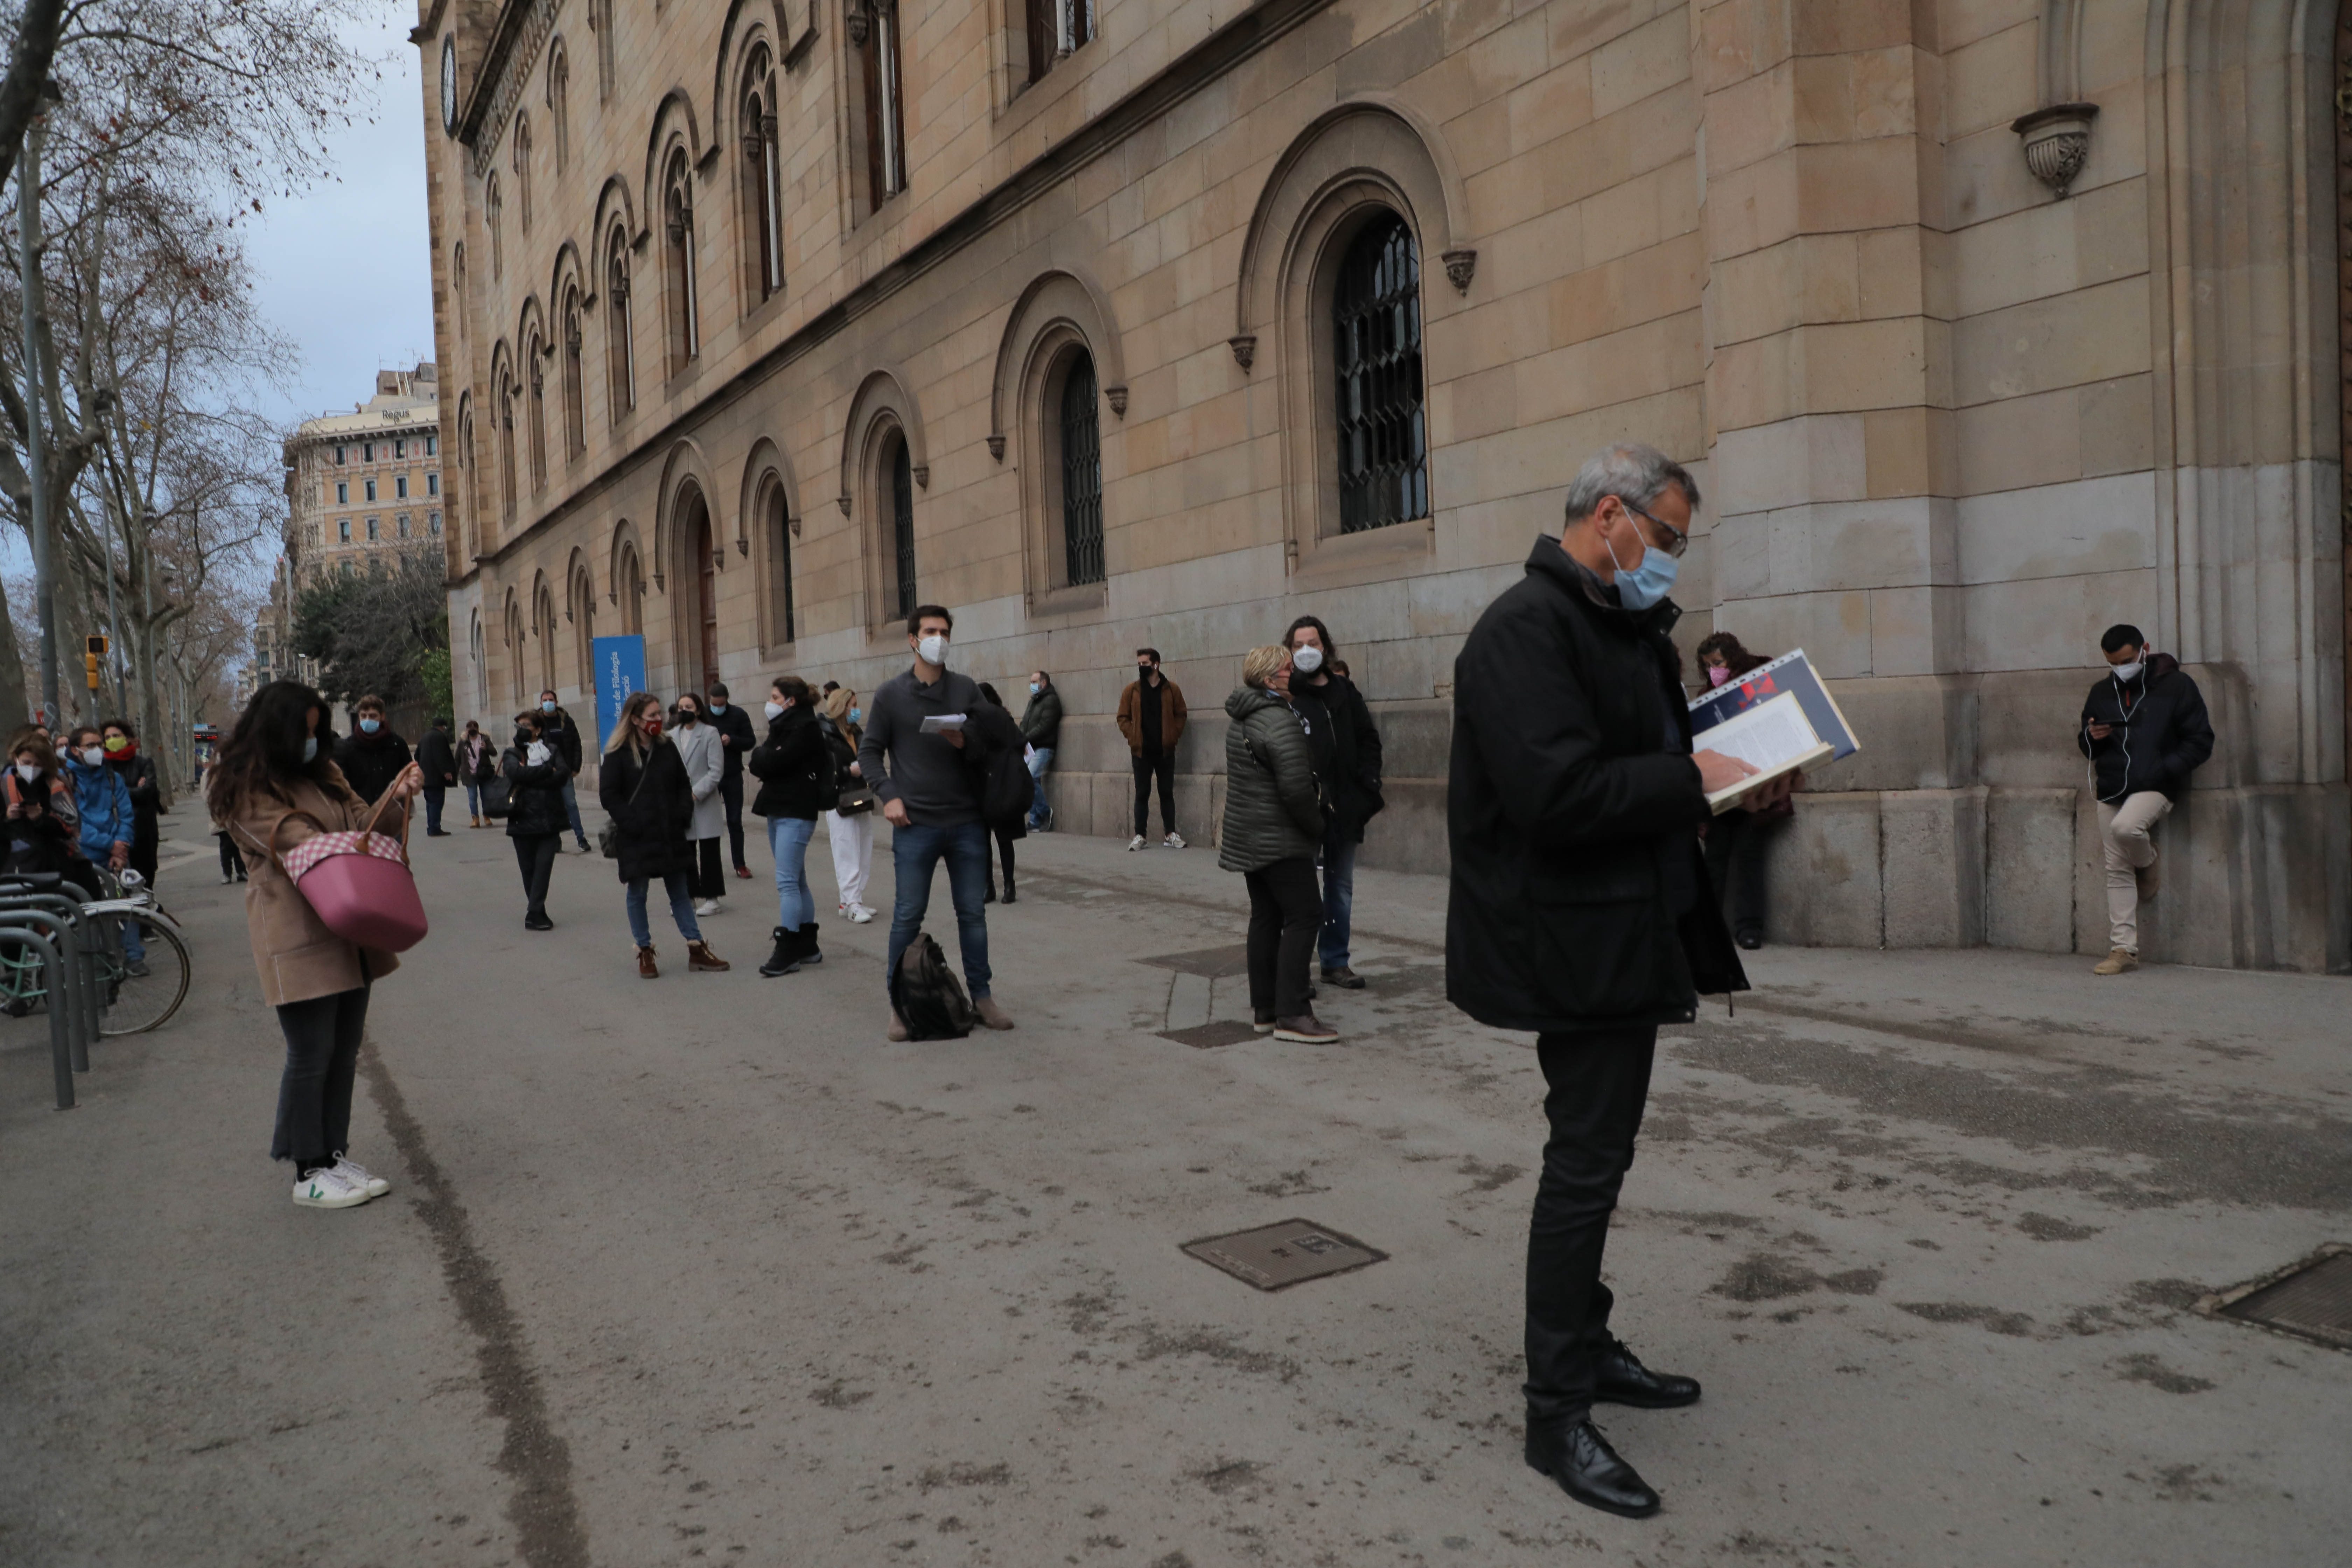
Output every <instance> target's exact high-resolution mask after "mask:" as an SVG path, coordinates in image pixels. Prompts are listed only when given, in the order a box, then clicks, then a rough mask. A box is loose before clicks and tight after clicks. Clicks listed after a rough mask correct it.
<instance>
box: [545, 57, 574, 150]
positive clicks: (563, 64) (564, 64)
mask: <svg viewBox="0 0 2352 1568" xmlns="http://www.w3.org/2000/svg"><path fill="white" fill-rule="evenodd" d="M547 123H548V125H549V127H550V128H551V129H552V130H553V131H554V132H555V177H556V178H557V179H562V177H563V172H564V170H565V169H566V168H568V167H570V165H571V163H572V57H571V55H570V54H569V53H567V52H566V51H565V49H564V47H563V40H562V38H558V39H556V40H555V42H554V43H552V44H551V45H549V46H548V50H547Z"/></svg>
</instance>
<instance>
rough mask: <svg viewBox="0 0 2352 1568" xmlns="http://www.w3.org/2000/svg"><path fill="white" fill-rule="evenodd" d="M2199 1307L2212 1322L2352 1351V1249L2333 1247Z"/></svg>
mask: <svg viewBox="0 0 2352 1568" xmlns="http://www.w3.org/2000/svg"><path fill="white" fill-rule="evenodd" d="M2198 1306H2199V1307H2200V1309H2201V1310H2204V1311H2205V1312H2207V1313H2208V1314H2209V1315H2210V1316H2213V1317H2221V1318H2235V1319H2237V1320H2239V1321H2241V1322H2248V1323H2260V1324H2262V1325H2263V1327H2265V1328H2272V1329H2276V1330H2278V1331H2281V1332H2282V1333H2289V1334H2294V1335H2295V1336H2297V1337H2298V1338H2301V1339H2306V1340H2314V1341H2316V1342H2319V1343H2320V1344H2323V1345H2333V1346H2334V1347H2336V1349H2337V1350H2352V1244H2347V1243H2345V1242H2340V1241H2338V1242H2330V1243H2329V1244H2328V1245H2327V1246H2326V1247H2321V1248H2320V1249H2319V1250H2318V1251H2317V1252H2315V1253H2313V1254H2312V1255H2311V1256H2310V1257H2309V1258H2305V1259H2304V1260H2303V1261H2302V1262H2300V1263H2297V1264H2295V1265H2294V1266H2293V1267H2292V1268H2287V1269H2285V1270H2284V1271H2282V1272H2280V1273H2277V1274H2272V1275H2268V1276H2265V1277H2264V1278H2263V1279H2257V1280H2254V1281H2252V1283H2251V1284H2246V1285H2241V1286H2239V1287H2238V1288H2237V1289H2233V1290H2224V1291H2222V1292H2221V1294H2220V1295H2218V1296H2209V1297H2207V1298H2206V1299H2205V1300H2202V1301H2200V1302H2199V1303H2198Z"/></svg>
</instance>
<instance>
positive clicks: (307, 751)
mask: <svg viewBox="0 0 2352 1568" xmlns="http://www.w3.org/2000/svg"><path fill="white" fill-rule="evenodd" d="M318 759H319V737H318V736H316V735H312V736H310V737H308V738H307V739H305V740H304V741H303V742H302V760H303V761H304V762H306V763H311V762H316V761H318Z"/></svg>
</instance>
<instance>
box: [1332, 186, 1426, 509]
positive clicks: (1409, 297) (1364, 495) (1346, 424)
mask: <svg viewBox="0 0 2352 1568" xmlns="http://www.w3.org/2000/svg"><path fill="white" fill-rule="evenodd" d="M1331 342H1332V360H1333V364H1334V368H1335V369H1336V370H1337V372H1338V377H1339V385H1338V387H1337V388H1336V391H1337V395H1338V399H1339V401H1338V405H1337V407H1336V410H1335V418H1334V425H1335V427H1336V430H1337V434H1338V437H1339V531H1340V532H1342V533H1360V532H1362V531H1364V530H1366V529H1369V528H1384V527H1386V526H1388V525H1389V524H1391V523H1394V522H1402V521H1404V520H1406V519H1407V518H1416V517H1427V516H1428V515H1429V433H1428V419H1427V416H1426V414H1425V412H1424V411H1423V406H1422V379H1421V260H1420V258H1419V257H1417V256H1416V255H1415V254H1414V253H1413V243H1412V230H1411V229H1410V228H1407V227H1406V226H1405V223H1404V220H1403V219H1402V218H1401V217H1399V216H1396V215H1395V214H1394V213H1391V212H1383V213H1382V214H1381V216H1378V217H1375V218H1374V219H1372V221H1371V222H1370V223H1368V224H1366V225H1365V226H1364V227H1363V229H1362V231H1361V232H1360V233H1359V234H1358V235H1357V236H1356V237H1355V239H1354V240H1353V241H1352V242H1351V243H1350V244H1349V247H1348V251H1347V255H1346V257H1345V258H1344V259H1343V260H1342V261H1341V262H1340V264H1339V278H1338V279H1337V287H1336V288H1334V289H1333V290H1332V294H1331Z"/></svg>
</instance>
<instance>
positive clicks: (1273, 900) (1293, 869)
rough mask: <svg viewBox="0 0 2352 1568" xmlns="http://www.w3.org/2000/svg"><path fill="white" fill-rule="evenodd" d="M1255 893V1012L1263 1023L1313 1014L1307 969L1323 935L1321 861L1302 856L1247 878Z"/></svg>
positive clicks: (1252, 929)
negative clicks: (1318, 871)
mask: <svg viewBox="0 0 2352 1568" xmlns="http://www.w3.org/2000/svg"><path fill="white" fill-rule="evenodd" d="M1242 880H1243V882H1244V883H1245V884H1247V886H1248V888H1249V900H1250V923H1249V988H1250V1011H1251V1012H1253V1013H1255V1014H1256V1015H1257V1016H1258V1017H1259V1018H1260V1019H1262V1020H1263V1019H1270V1018H1297V1017H1300V1016H1304V1015H1305V1014H1306V1013H1307V1011H1308V1010H1309V1008H1308V1005H1307V984H1308V982H1307V960H1309V959H1310V958H1312V957H1314V955H1315V933H1316V932H1317V931H1320V930H1322V929H1323V889H1321V888H1320V887H1319V886H1318V885H1317V883H1316V880H1315V861H1314V858H1312V857H1311V856H1307V855H1299V856H1296V857H1293V858H1290V859H1288V860H1276V862H1275V863H1274V864H1273V865H1271V866H1261V867H1259V868H1257V869H1256V870H1255V871H1249V872H1244V874H1243V877H1242Z"/></svg>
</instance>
